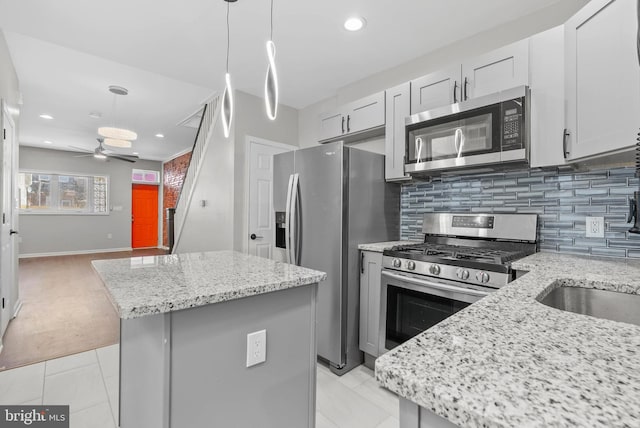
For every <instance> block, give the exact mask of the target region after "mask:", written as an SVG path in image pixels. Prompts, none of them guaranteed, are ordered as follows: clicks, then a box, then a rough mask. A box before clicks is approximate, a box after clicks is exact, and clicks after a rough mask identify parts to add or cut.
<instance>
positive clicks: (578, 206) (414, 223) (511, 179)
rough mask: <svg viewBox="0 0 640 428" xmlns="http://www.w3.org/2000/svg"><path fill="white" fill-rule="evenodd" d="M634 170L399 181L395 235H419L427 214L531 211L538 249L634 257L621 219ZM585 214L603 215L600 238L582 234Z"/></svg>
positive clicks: (633, 242) (637, 253)
mask: <svg viewBox="0 0 640 428" xmlns="http://www.w3.org/2000/svg"><path fill="white" fill-rule="evenodd" d="M634 172H635V170H634V169H633V168H616V169H610V170H595V171H589V172H574V171H561V170H558V169H555V170H553V169H552V170H539V169H532V170H529V169H525V170H520V171H510V172H501V173H491V174H478V175H468V176H451V177H441V178H436V179H434V180H433V182H431V183H427V182H417V183H411V184H404V185H403V186H402V195H401V202H400V204H401V235H402V238H403V239H410V238H412V239H423V235H422V233H421V230H422V218H423V214H424V213H427V212H438V211H453V212H489V213H491V212H495V213H534V214H538V241H539V243H540V250H541V251H552V252H562V253H571V254H581V255H593V256H611V257H634V258H640V235H636V234H630V233H629V232H628V230H629V228H630V227H631V224H630V223H627V222H626V216H627V212H628V209H629V208H628V200H629V198H630V197H632V196H633V192H634V191H636V190H638V179H637V178H636V177H635V176H634ZM587 216H596V217H604V221H605V237H604V238H586V237H585V224H586V221H585V217H587Z"/></svg>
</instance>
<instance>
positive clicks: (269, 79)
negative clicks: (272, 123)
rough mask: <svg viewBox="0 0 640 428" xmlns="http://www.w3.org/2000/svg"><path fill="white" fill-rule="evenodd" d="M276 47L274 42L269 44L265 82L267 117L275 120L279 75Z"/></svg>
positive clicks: (270, 41)
mask: <svg viewBox="0 0 640 428" xmlns="http://www.w3.org/2000/svg"><path fill="white" fill-rule="evenodd" d="M275 57H276V45H275V44H274V43H273V41H272V40H269V41H268V42H267V58H269V65H268V66H267V76H266V77H265V80H264V103H265V106H266V108H267V116H268V117H269V119H271V120H275V119H276V116H277V114H278V73H277V71H276V63H275Z"/></svg>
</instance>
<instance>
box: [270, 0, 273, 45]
mask: <svg viewBox="0 0 640 428" xmlns="http://www.w3.org/2000/svg"><path fill="white" fill-rule="evenodd" d="M270 40H271V41H273V0H271V39H270Z"/></svg>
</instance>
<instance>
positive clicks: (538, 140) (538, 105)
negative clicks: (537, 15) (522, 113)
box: [529, 25, 566, 168]
mask: <svg viewBox="0 0 640 428" xmlns="http://www.w3.org/2000/svg"><path fill="white" fill-rule="evenodd" d="M529 49H530V57H529V79H530V84H531V104H530V107H531V112H530V114H531V115H530V119H531V120H530V122H529V123H530V127H529V129H530V142H529V143H530V150H531V152H530V153H531V157H530V164H531V167H533V168H536V167H545V166H555V165H562V164H564V163H565V148H564V143H565V142H566V141H565V139H564V133H565V115H564V93H565V92H564V26H562V25H560V26H558V27H555V28H552V29H550V30H547V31H544V32H542V33H539V34H536V35H534V36H532V37H531V41H530V45H529Z"/></svg>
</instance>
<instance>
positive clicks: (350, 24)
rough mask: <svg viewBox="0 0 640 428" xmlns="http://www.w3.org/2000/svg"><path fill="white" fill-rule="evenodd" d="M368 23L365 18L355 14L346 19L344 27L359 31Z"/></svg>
mask: <svg viewBox="0 0 640 428" xmlns="http://www.w3.org/2000/svg"><path fill="white" fill-rule="evenodd" d="M366 23H367V21H365V20H364V18H361V17H359V16H353V17H351V18H349V19H347V20H346V21H344V28H345V29H346V30H348V31H358V30H362V29H363V28H364V26H365V24H366Z"/></svg>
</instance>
